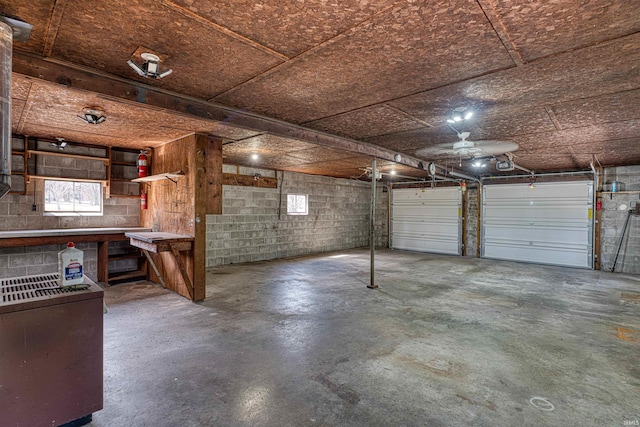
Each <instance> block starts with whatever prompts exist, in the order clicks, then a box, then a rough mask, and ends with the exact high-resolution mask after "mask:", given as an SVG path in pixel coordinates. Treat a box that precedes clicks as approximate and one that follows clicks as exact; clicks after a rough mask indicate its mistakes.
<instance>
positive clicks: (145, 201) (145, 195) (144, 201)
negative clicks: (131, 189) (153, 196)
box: [140, 191, 147, 210]
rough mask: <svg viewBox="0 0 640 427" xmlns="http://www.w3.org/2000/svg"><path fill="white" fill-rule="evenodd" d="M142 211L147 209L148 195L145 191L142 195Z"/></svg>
mask: <svg viewBox="0 0 640 427" xmlns="http://www.w3.org/2000/svg"><path fill="white" fill-rule="evenodd" d="M140 209H142V210H145V209H147V193H145V192H144V191H143V192H142V193H140Z"/></svg>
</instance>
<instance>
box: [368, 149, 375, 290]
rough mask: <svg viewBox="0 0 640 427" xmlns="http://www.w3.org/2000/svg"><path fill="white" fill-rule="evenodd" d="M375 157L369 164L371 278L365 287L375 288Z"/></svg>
mask: <svg viewBox="0 0 640 427" xmlns="http://www.w3.org/2000/svg"><path fill="white" fill-rule="evenodd" d="M376 182H377V180H376V158H375V157H374V158H373V165H372V166H371V215H370V217H371V224H370V225H369V245H370V246H371V279H370V281H369V284H368V285H367V288H369V289H376V288H377V287H378V285H376V282H375V268H374V259H375V254H376V228H375V226H376V186H377V184H376Z"/></svg>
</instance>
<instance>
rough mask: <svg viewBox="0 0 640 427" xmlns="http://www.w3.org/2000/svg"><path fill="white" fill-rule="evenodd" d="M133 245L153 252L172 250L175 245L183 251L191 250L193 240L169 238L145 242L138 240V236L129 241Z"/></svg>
mask: <svg viewBox="0 0 640 427" xmlns="http://www.w3.org/2000/svg"><path fill="white" fill-rule="evenodd" d="M129 243H130V244H131V246H135V247H136V248H140V249H144V250H145V251H149V252H152V253H154V254H157V253H160V252H166V251H169V250H171V247H172V246H174V247H176V248H178V250H181V251H190V250H191V249H192V247H193V241H192V240H188V241H176V240H167V241H158V242H153V243H150V242H145V241H143V240H138V239H136V238H131V240H130V241H129Z"/></svg>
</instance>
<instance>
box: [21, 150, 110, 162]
mask: <svg viewBox="0 0 640 427" xmlns="http://www.w3.org/2000/svg"><path fill="white" fill-rule="evenodd" d="M32 154H38V155H41V156H57V157H70V158H74V159H85V160H95V161H99V162H105V163H108V162H109V158H108V157H97V156H84V155H82V154H71V153H59V152H56V151H42V150H27V157H31V155H32Z"/></svg>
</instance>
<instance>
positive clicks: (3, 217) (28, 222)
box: [0, 143, 140, 280]
mask: <svg viewBox="0 0 640 427" xmlns="http://www.w3.org/2000/svg"><path fill="white" fill-rule="evenodd" d="M36 148H37V149H39V150H46V149H49V147H48V143H39V145H38V146H37V147H36ZM68 148H69V152H70V153H71V152H73V154H81V155H93V156H102V155H104V153H103V152H104V149H101V148H90V147H72V146H68ZM100 150H102V151H100ZM65 152H66V151H65ZM30 167H31V168H33V167H35V168H36V171H37V174H39V175H46V176H63V177H74V178H90V179H105V177H106V168H105V163H104V162H102V161H96V160H87V159H74V158H70V157H59V156H45V155H39V156H37V160H36V161H35V162H33V163H32V164H31V165H30ZM33 172H34V170H33V169H31V173H33ZM43 187H44V183H43V181H42V180H40V179H32V180H31V182H30V183H28V184H27V186H26V194H24V195H22V194H7V195H6V196H5V197H3V198H2V199H0V230H2V231H9V230H42V229H57V228H93V227H138V226H139V225H140V202H139V200H138V199H134V198H111V199H103V215H102V216H45V215H44V212H43V210H44V195H43ZM34 205H35V208H36V209H35V210H33V206H34ZM64 247H65V245H43V246H31V247H23V248H0V277H1V278H8V277H16V276H24V275H26V274H29V275H31V274H40V273H53V272H56V271H58V264H57V263H58V261H57V259H58V258H57V254H58V252H59V251H60V250H62V249H64ZM78 248H79V249H81V250H83V251H84V252H85V253H84V260H85V265H84V270H85V274H86V275H87V276H88V277H89V278H91V279H93V280H95V279H96V278H97V243H86V244H79V245H78Z"/></svg>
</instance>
